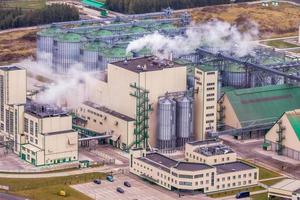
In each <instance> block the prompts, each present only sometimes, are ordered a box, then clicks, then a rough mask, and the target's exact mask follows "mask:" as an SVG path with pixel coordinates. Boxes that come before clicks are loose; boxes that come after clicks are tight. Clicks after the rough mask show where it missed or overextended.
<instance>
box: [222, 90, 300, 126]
mask: <svg viewBox="0 0 300 200" xmlns="http://www.w3.org/2000/svg"><path fill="white" fill-rule="evenodd" d="M226 95H227V97H228V99H229V101H230V103H231V105H232V107H233V109H234V111H235V113H236V116H237V118H238V119H239V121H240V123H241V126H242V127H247V126H251V125H259V124H264V123H272V122H276V121H277V120H278V118H279V117H281V115H282V114H283V113H284V112H286V111H289V110H294V109H297V108H300V101H299V99H300V87H298V86H291V85H272V86H264V87H256V88H249V89H238V90H232V91H229V92H227V93H226Z"/></svg>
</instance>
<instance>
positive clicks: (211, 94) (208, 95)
mask: <svg viewBox="0 0 300 200" xmlns="http://www.w3.org/2000/svg"><path fill="white" fill-rule="evenodd" d="M206 96H207V97H212V96H215V94H214V93H210V94H207V95H206Z"/></svg>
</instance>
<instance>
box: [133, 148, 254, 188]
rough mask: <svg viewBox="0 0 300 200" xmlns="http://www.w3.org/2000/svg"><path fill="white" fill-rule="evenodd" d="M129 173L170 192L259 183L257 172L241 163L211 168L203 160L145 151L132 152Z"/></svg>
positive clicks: (211, 166)
mask: <svg viewBox="0 0 300 200" xmlns="http://www.w3.org/2000/svg"><path fill="white" fill-rule="evenodd" d="M186 153H187V152H186ZM130 172H131V173H133V174H135V175H137V176H139V177H141V178H143V179H147V180H149V181H151V182H153V183H155V184H157V185H160V186H162V187H164V188H166V189H168V190H184V191H186V190H189V191H200V192H203V193H209V192H216V191H221V190H228V189H234V188H239V187H247V186H252V185H256V184H257V183H258V169H257V168H255V167H253V166H251V165H249V164H246V163H243V162H241V161H232V162H220V163H215V164H214V165H209V164H207V163H203V161H202V162H201V161H200V160H199V161H198V160H197V161H196V162H190V160H189V162H186V161H177V160H174V159H171V158H168V157H167V156H164V155H162V154H160V153H157V152H146V151H145V150H142V149H132V150H131V156H130Z"/></svg>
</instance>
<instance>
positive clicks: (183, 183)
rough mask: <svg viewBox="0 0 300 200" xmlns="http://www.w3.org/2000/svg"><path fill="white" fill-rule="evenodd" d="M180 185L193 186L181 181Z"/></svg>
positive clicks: (190, 183)
mask: <svg viewBox="0 0 300 200" xmlns="http://www.w3.org/2000/svg"><path fill="white" fill-rule="evenodd" d="M179 185H187V186H192V182H186V181H179Z"/></svg>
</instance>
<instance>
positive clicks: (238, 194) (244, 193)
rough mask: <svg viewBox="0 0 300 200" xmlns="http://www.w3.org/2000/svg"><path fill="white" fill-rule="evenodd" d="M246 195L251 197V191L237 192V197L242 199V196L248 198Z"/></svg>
mask: <svg viewBox="0 0 300 200" xmlns="http://www.w3.org/2000/svg"><path fill="white" fill-rule="evenodd" d="M246 197H250V192H246V191H244V192H239V193H237V194H236V196H235V198H237V199H242V198H246Z"/></svg>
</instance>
